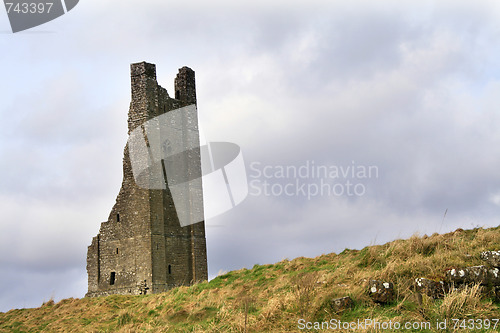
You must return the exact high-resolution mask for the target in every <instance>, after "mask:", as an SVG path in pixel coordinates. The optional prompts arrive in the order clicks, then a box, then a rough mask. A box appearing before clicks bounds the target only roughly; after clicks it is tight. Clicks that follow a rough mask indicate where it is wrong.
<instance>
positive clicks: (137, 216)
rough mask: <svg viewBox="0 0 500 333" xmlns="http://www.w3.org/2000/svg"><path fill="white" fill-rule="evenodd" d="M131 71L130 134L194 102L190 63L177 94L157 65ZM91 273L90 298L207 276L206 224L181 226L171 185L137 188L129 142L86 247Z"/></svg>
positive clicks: (181, 74)
mask: <svg viewBox="0 0 500 333" xmlns="http://www.w3.org/2000/svg"><path fill="white" fill-rule="evenodd" d="M130 74H131V93H132V100H131V103H130V109H129V112H128V133H129V134H130V133H131V132H132V131H133V130H134V129H136V128H137V127H139V126H141V125H143V124H144V123H145V122H146V121H148V120H150V119H153V118H155V117H157V116H160V115H162V114H164V113H166V112H169V111H172V110H175V109H178V108H180V107H183V106H188V105H191V104H196V86H195V72H194V71H193V70H192V69H190V68H188V67H182V68H181V69H179V73H178V74H177V77H176V78H175V97H176V98H172V97H170V96H169V94H168V92H167V90H166V89H164V88H162V87H161V86H160V85H159V84H158V82H157V79H156V66H155V65H154V64H149V63H147V62H140V63H136V64H132V65H131V66H130ZM196 128H197V127H196ZM195 167H197V166H196V165H195ZM200 172H201V170H200ZM183 209H185V207H183ZM187 209H189V207H188V208H187ZM87 273H88V293H87V294H86V296H103V295H110V294H145V293H158V292H163V291H166V290H168V289H170V288H172V287H175V286H179V285H190V284H192V283H195V282H197V281H202V280H206V279H207V278H208V271H207V253H206V239H205V223H204V222H203V221H202V222H198V223H196V224H192V225H189V226H186V227H181V226H180V224H179V219H178V216H177V212H176V207H175V204H174V200H173V198H172V194H171V193H170V190H169V189H168V186H167V187H166V189H163V190H158V189H154V190H153V189H144V188H141V187H139V186H138V185H137V184H136V182H135V180H134V175H133V172H132V166H131V161H130V156H129V150H128V146H125V149H124V158H123V182H122V186H121V189H120V192H119V194H118V196H117V199H116V203H115V205H114V206H113V208H112V209H111V212H110V214H109V217H108V220H107V221H105V222H103V223H102V224H101V227H100V230H99V234H98V235H97V236H95V237H94V238H93V239H92V243H91V245H90V246H89V247H88V252H87Z"/></svg>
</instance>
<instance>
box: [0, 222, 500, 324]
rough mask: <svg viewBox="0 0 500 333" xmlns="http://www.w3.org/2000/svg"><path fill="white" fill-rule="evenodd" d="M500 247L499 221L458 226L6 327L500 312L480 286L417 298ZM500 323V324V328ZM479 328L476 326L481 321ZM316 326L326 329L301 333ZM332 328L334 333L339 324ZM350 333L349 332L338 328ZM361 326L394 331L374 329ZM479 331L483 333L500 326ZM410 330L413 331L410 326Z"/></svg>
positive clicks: (0, 317) (40, 315) (54, 307)
mask: <svg viewBox="0 0 500 333" xmlns="http://www.w3.org/2000/svg"><path fill="white" fill-rule="evenodd" d="M498 249H500V227H497V228H493V229H482V228H478V229H474V230H461V229H459V230H457V231H455V232H452V233H448V234H443V235H438V234H434V235H432V236H430V237H428V236H423V237H418V236H413V237H411V238H410V239H408V240H396V241H393V242H390V243H387V244H384V245H376V246H369V247H366V248H364V249H362V250H359V251H358V250H349V249H346V250H344V251H343V252H342V253H340V254H334V253H332V254H328V255H322V256H319V257H317V258H313V259H311V258H304V257H301V258H296V259H294V260H283V261H281V262H279V263H276V264H274V265H255V266H254V267H253V268H252V269H241V270H238V271H232V272H229V273H227V274H224V275H221V276H218V277H217V278H215V279H213V280H212V281H210V282H204V283H199V284H196V285H194V286H191V287H179V288H175V289H173V290H170V291H169V292H166V293H163V294H157V295H145V296H118V295H116V296H109V297H99V298H83V299H73V298H70V299H65V300H62V301H60V302H59V303H57V304H54V302H53V301H49V302H47V303H45V304H43V305H42V306H41V307H39V308H35V309H20V310H11V311H9V312H7V313H0V331H1V332H299V331H301V330H299V329H298V320H299V319H300V318H303V319H305V320H307V321H311V322H315V321H317V322H323V321H329V320H330V319H332V318H334V319H339V320H341V321H344V322H350V321H356V320H358V319H360V320H362V321H363V320H365V319H372V320H378V321H379V322H389V321H392V322H400V323H404V322H411V323H415V322H424V321H425V322H430V323H432V325H433V328H432V329H430V330H421V329H415V330H413V332H416V331H418V332H454V331H469V330H468V329H458V330H454V329H453V325H452V324H451V323H450V322H448V324H447V327H448V329H447V330H438V329H436V328H435V327H434V325H435V322H436V320H444V319H448V320H450V319H452V318H458V319H478V318H500V304H498V303H495V302H494V301H493V299H492V298H490V297H489V296H487V295H486V296H484V295H482V294H481V293H480V291H481V290H480V289H481V288H480V287H478V286H473V287H471V288H465V289H463V290H460V291H456V292H452V293H450V294H447V295H446V296H445V298H444V299H442V300H432V299H430V298H428V297H426V296H425V295H424V296H423V298H422V299H421V300H419V299H418V298H417V297H415V294H414V292H413V289H412V282H413V280H414V279H415V278H417V277H427V278H433V279H441V278H443V277H444V270H445V269H447V268H452V267H454V268H458V267H465V266H473V265H480V264H482V261H481V259H480V258H479V254H480V252H481V251H484V250H498ZM369 279H381V280H384V281H391V282H393V283H394V284H395V288H396V292H397V300H396V301H395V302H394V303H393V304H388V305H379V304H374V303H373V302H372V301H371V300H370V298H369V297H368V295H367V293H366V291H367V287H366V282H367V280H369ZM342 296H350V297H351V298H352V299H353V301H354V307H353V308H352V309H350V310H348V311H344V312H342V313H335V312H334V311H333V309H332V308H331V307H330V302H329V300H331V299H332V298H336V297H342ZM499 326H500V324H499ZM476 327H477V326H476ZM302 331H308V332H317V331H321V330H314V329H313V330H302ZM330 331H333V330H330ZM336 331H337V332H348V331H349V330H347V329H342V330H336ZM352 331H356V332H362V331H365V332H378V331H384V332H390V331H393V330H379V329H377V328H374V327H371V328H366V329H359V327H358V328H357V329H356V330H352ZM493 331H500V327H497V328H496V330H492V329H491V328H490V330H486V329H479V330H475V331H474V332H493ZM405 332H412V330H406V331H405Z"/></svg>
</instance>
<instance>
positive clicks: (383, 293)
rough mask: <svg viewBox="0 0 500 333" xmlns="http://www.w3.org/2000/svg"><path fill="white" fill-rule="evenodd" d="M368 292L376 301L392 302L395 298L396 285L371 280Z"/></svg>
mask: <svg viewBox="0 0 500 333" xmlns="http://www.w3.org/2000/svg"><path fill="white" fill-rule="evenodd" d="M368 294H369V295H370V297H371V298H372V300H373V301H374V302H376V303H382V304H385V303H390V302H392V301H393V300H394V296H395V295H394V285H393V284H392V283H391V282H384V281H379V280H370V282H369V291H368Z"/></svg>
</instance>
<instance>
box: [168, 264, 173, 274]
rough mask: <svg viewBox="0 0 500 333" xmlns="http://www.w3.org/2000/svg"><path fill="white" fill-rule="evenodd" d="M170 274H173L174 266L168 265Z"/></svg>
mask: <svg viewBox="0 0 500 333" xmlns="http://www.w3.org/2000/svg"><path fill="white" fill-rule="evenodd" d="M168 274H172V265H168Z"/></svg>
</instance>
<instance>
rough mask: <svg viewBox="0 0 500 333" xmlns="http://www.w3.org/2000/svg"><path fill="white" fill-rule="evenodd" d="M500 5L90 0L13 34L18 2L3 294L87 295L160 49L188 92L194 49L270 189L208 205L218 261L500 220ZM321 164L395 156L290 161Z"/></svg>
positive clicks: (4, 134)
mask: <svg viewBox="0 0 500 333" xmlns="http://www.w3.org/2000/svg"><path fill="white" fill-rule="evenodd" d="M499 22H500V4H499V2H498V1H482V2H473V1H467V2H465V1H461V2H460V1H439V3H438V2H437V1H436V2H432V1H405V2H402V1H377V2H376V3H375V2H372V1H349V2H335V3H333V1H300V2H299V1H293V0H292V1H272V2H269V1H260V0H254V1H238V2H235V1H212V2H202V1H185V0H184V1H177V0H174V1H160V0H145V1H141V2H130V1H129V2H117V1H114V2H111V1H106V0H103V1H98V2H92V1H85V0H82V1H81V2H80V3H79V4H78V5H77V6H76V7H75V8H74V9H73V10H72V11H70V12H69V13H68V14H67V15H64V16H62V17H60V18H59V19H56V20H54V21H52V22H49V23H47V24H45V25H42V26H39V27H36V28H33V29H31V30H28V31H25V32H20V33H16V34H12V32H11V30H10V25H9V21H8V18H7V14H6V13H5V12H2V13H1V14H0V47H1V50H2V53H1V54H2V55H1V59H2V61H1V63H0V72H1V80H0V94H1V98H2V103H1V105H0V116H1V119H2V121H0V212H1V215H0V311H6V310H9V309H11V308H18V307H33V306H39V305H40V304H41V303H42V302H43V301H47V300H49V299H50V298H51V297H53V298H55V299H56V300H59V299H61V298H66V297H83V295H84V294H85V292H86V289H87V275H86V271H85V264H86V251H87V246H88V245H89V244H90V241H91V239H92V237H93V236H95V235H96V234H97V232H98V230H99V225H100V223H101V222H102V221H104V220H106V219H107V217H108V214H109V211H110V209H111V207H112V205H113V204H114V202H115V199H116V195H117V194H118V190H119V188H120V184H121V178H122V173H121V172H122V169H121V168H122V162H121V161H122V153H123V147H124V145H125V143H126V141H127V112H128V106H129V103H130V76H129V75H130V74H129V65H130V64H131V63H135V62H140V61H148V62H151V63H155V64H156V65H157V76H158V81H159V83H160V84H161V85H162V86H163V87H165V88H166V89H167V90H168V91H169V92H170V93H171V94H172V89H173V79H174V77H175V74H176V73H177V70H178V68H180V67H182V66H185V65H186V66H189V67H191V68H193V69H194V70H195V71H196V80H197V82H196V83H197V93H198V109H199V117H200V123H201V124H202V126H203V128H204V130H205V134H206V137H207V139H208V140H209V141H228V142H233V143H236V144H238V145H239V146H240V147H241V149H242V153H243V156H244V159H245V164H246V168H247V174H248V181H249V183H250V184H251V186H250V193H249V195H248V197H247V198H246V199H245V201H243V202H242V203H241V204H240V205H238V206H237V207H235V208H234V209H232V210H230V211H228V212H226V213H224V214H222V215H220V216H217V217H215V218H213V219H210V220H208V221H207V243H208V263H209V275H210V276H211V277H213V276H216V275H217V273H218V272H220V271H229V270H233V269H239V268H242V267H248V268H250V267H252V266H253V265H254V264H256V263H259V264H265V263H274V262H276V261H279V260H282V259H284V258H289V259H292V258H295V257H298V256H309V257H312V256H317V255H320V254H323V253H330V252H337V253H338V252H340V251H342V250H343V249H344V248H346V247H348V248H358V249H359V248H362V247H364V246H366V245H371V244H380V243H384V242H387V241H390V240H393V239H397V238H406V237H409V236H411V235H412V234H414V233H417V232H418V233H420V234H422V235H423V234H426V233H427V234H432V233H434V232H447V231H451V230H454V229H456V228H459V227H460V228H473V227H478V226H479V227H490V226H497V225H498V224H499V218H498V216H499V215H500V172H499V169H500V152H499V150H498V147H499V146H500V131H499V129H500V112H499V110H498V107H499V105H500V60H499V59H500V57H498V55H499V54H500V49H499V48H500V23H499ZM307 165H309V166H311V165H314V166H318V167H323V168H326V169H328V170H330V171H331V170H340V169H343V170H348V169H347V168H351V170H352V168H354V169H355V170H356V172H357V171H360V170H363V168H368V167H369V166H371V167H374V168H375V170H376V171H377V172H376V173H372V174H371V175H365V176H363V174H360V173H356V174H354V175H353V174H348V175H346V177H344V176H342V175H341V174H340V175H339V176H338V177H335V175H333V174H332V173H328V174H327V175H325V174H323V175H321V176H320V177H315V176H312V174H309V175H306V176H304V177H299V178H293V177H292V176H291V175H288V176H290V177H286V176H287V175H285V176H284V177H282V176H280V174H279V173H276V172H277V171H279V170H280V168H288V169H289V170H293V169H295V170H298V169H300V167H302V166H307ZM304 168H305V167H303V169H304ZM264 170H265V171H266V173H265V174H264ZM372 170H373V169H372ZM309 171H311V168H309ZM347 182H350V184H353V185H357V188H356V189H357V190H358V193H357V194H356V193H354V194H352V193H351V195H348V194H347V185H346V184H347ZM266 184H267V185H266ZM325 184H326V185H325ZM319 185H322V186H323V187H322V189H323V193H321V192H320V193H316V192H314V186H319ZM266 186H267V187H266ZM286 186H288V187H286ZM328 186H330V187H329V188H330V189H332V188H335V190H336V193H333V194H332V193H327V191H326V190H327V189H328ZM334 186H335V187H334ZM285 187H286V188H287V189H288V193H281V192H280V190H283V189H284V188H285ZM266 188H267V190H268V192H265V189H266ZM270 189H271V190H272V191H270V192H269V190H270ZM304 189H306V190H307V193H304ZM352 189H353V188H351V190H352ZM341 190H345V191H344V192H343V193H340V191H341ZM273 191H274V192H273ZM304 194H305V195H304ZM445 211H447V214H446V217H444V213H445Z"/></svg>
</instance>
